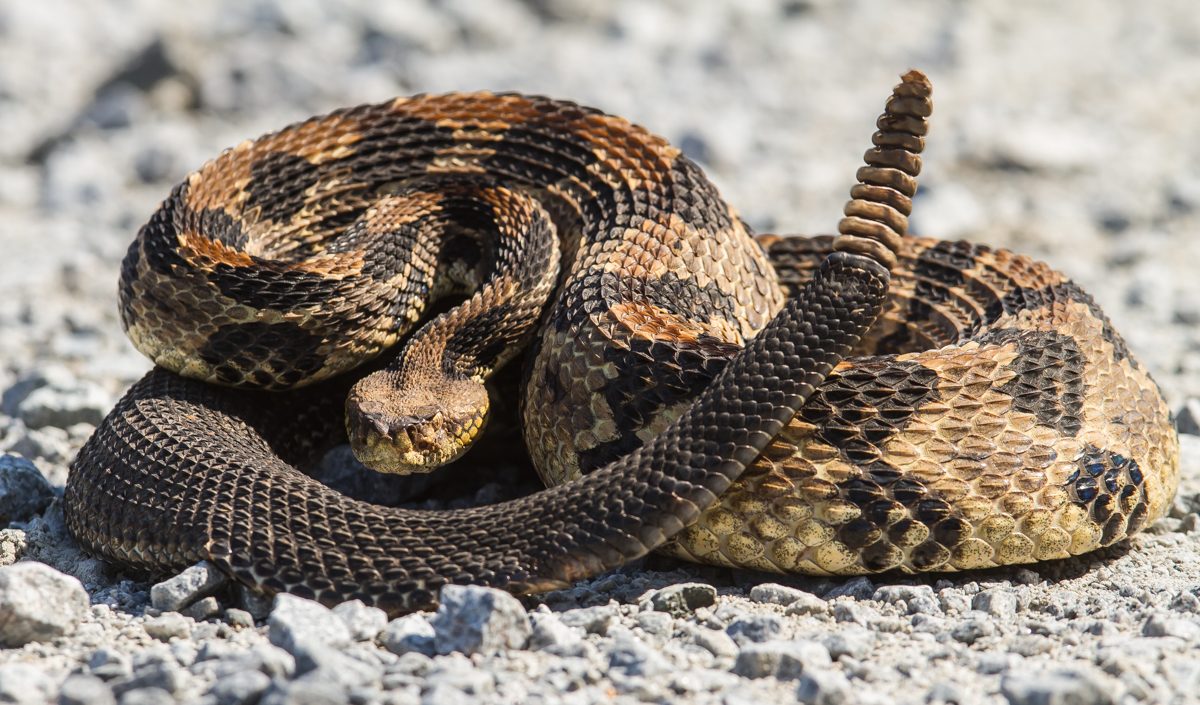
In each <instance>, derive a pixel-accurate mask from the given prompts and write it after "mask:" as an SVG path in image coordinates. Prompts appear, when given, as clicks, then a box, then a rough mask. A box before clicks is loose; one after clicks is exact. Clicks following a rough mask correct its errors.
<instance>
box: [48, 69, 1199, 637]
mask: <svg viewBox="0 0 1200 705" xmlns="http://www.w3.org/2000/svg"><path fill="white" fill-rule="evenodd" d="M930 94H931V89H930V84H929V82H928V80H927V79H926V78H925V77H924V76H923V75H922V74H920V73H919V72H916V71H913V72H910V73H908V74H906V75H905V76H904V77H903V79H902V82H901V83H900V84H899V85H898V86H897V87H896V89H895V90H894V92H893V94H892V96H891V98H890V99H889V101H888V104H887V107H886V109H885V111H884V113H883V115H882V116H881V117H880V119H879V122H878V127H879V131H878V132H876V133H875V135H874V137H873V143H874V147H873V148H872V149H871V150H869V151H868V152H867V154H866V157H865V159H866V165H865V166H864V167H862V168H861V169H860V170H859V173H858V184H857V185H856V186H854V188H853V189H852V191H851V200H850V201H849V203H848V204H847V206H846V209H845V217H844V218H843V219H842V221H841V223H840V225H839V234H838V235H837V236H836V237H830V236H825V237H811V238H809V237H779V236H772V235H764V236H760V237H758V238H757V239H756V238H755V237H753V236H752V235H751V233H750V231H749V229H748V228H747V226H746V225H745V224H744V223H743V222H742V221H741V220H740V219H739V218H738V216H737V215H736V213H735V212H734V211H733V210H732V209H731V208H730V207H729V206H728V205H727V204H726V203H725V202H724V201H723V200H722V199H721V197H720V196H719V194H718V192H717V190H716V189H715V187H714V186H713V185H712V184H711V182H710V181H709V180H708V179H707V178H706V177H705V175H704V174H703V173H702V172H701V170H700V169H699V168H698V167H697V166H696V165H695V164H694V163H693V162H692V161H690V160H689V159H687V158H686V157H684V156H683V155H681V154H680V152H679V150H678V149H676V148H674V147H672V146H671V145H669V144H668V143H667V142H666V141H665V140H663V139H662V138H660V137H657V136H655V135H653V134H651V133H649V132H647V131H645V130H643V129H642V128H640V127H638V126H636V125H633V124H631V123H629V122H627V121H626V120H624V119H621V118H619V117H614V116H611V115H607V114H604V113H601V112H599V111H596V110H593V109H589V108H584V107H580V106H578V105H575V104H573V103H569V102H562V101H556V100H550V99H546V98H541V97H531V96H524V95H516V94H489V93H464V94H447V95H422V96H415V97H410V98H399V99H396V100H393V101H391V102H387V103H382V104H377V105H365V106H359V107H355V108H349V109H344V110H339V111H337V112H334V113H331V114H329V115H326V116H323V117H317V118H312V119H309V120H307V121H304V122H301V123H298V124H295V125H292V126H290V127H287V128H284V129H283V130H280V131H279V132H275V133H272V134H269V135H266V136H264V137H261V138H259V139H256V140H253V141H248V142H245V143H243V144H241V145H238V146H236V147H234V148H232V149H230V150H227V151H226V152H224V153H223V154H221V155H220V156H219V157H217V158H216V159H215V160H213V161H210V162H209V163H207V164H205V165H204V166H203V167H201V168H200V169H199V170H198V171H196V172H194V173H193V174H191V175H190V176H189V177H188V178H187V179H186V180H185V181H184V182H183V183H182V184H180V185H179V186H177V187H176V188H175V189H174V191H173V192H172V193H171V195H170V196H169V197H168V198H167V200H166V201H165V202H164V203H163V204H162V206H161V207H160V208H159V209H158V211H157V212H156V213H155V214H154V215H153V216H152V217H151V219H150V220H149V222H148V223H147V224H146V225H145V226H144V227H143V228H142V229H141V231H140V232H139V234H138V236H137V239H136V240H135V242H134V243H133V245H132V246H131V247H130V249H129V252H128V254H127V256H126V258H125V260H124V263H123V266H122V272H121V285H120V305H121V316H122V320H123V323H124V325H125V328H126V330H127V332H128V334H129V336H130V338H131V339H132V340H133V342H134V344H135V346H137V347H138V348H139V349H140V350H141V351H143V352H144V353H146V354H147V355H148V356H149V357H150V358H151V359H153V360H154V362H155V363H156V364H157V367H156V368H155V369H154V370H152V371H151V372H149V373H148V374H147V375H146V376H145V378H143V379H142V380H141V381H139V382H138V383H136V384H135V385H134V386H133V387H132V388H131V389H130V390H129V391H128V392H127V393H126V395H125V396H124V398H123V399H121V400H120V401H119V402H118V404H117V405H116V408H114V409H113V411H112V412H111V413H110V414H109V415H108V417H107V418H106V419H105V420H104V421H103V423H102V424H101V425H100V426H99V427H98V428H97V430H96V432H95V434H94V435H93V436H92V438H91V439H90V440H89V441H88V442H87V444H86V445H85V447H84V448H83V450H82V451H81V452H80V454H79V456H78V458H77V459H76V461H75V462H74V463H73V466H72V469H71V473H70V477H69V480H68V484H67V489H66V496H65V511H66V518H67V522H68V527H69V529H70V531H71V532H72V534H73V535H74V536H75V537H76V538H77V540H78V541H79V542H80V543H81V544H82V545H83V546H84V547H85V548H86V549H87V550H88V551H91V552H93V553H95V554H98V555H100V556H103V557H105V558H107V559H110V560H112V561H115V562H117V563H119V564H122V565H125V566H127V567H130V568H134V569H140V570H145V571H157V572H161V571H165V570H168V569H177V568H180V567H183V566H186V565H188V564H191V563H193V562H195V561H197V560H200V559H207V560H209V561H211V562H213V563H214V564H215V565H217V566H218V567H219V568H221V569H222V570H223V571H225V572H227V573H229V574H230V575H231V576H233V577H234V578H236V579H237V580H238V581H240V582H241V583H243V584H245V585H248V586H250V587H252V588H254V589H257V590H259V591H262V592H266V593H268V594H270V593H275V592H280V591H287V592H291V593H295V594H299V595H302V596H307V597H312V598H315V599H318V600H321V601H323V602H326V603H332V602H337V601H341V600H346V599H353V598H359V599H362V600H363V601H365V602H367V603H368V604H374V605H378V606H380V607H382V608H383V609H385V610H387V611H388V612H389V613H393V614H395V613H401V612H405V611H409V610H413V609H420V608H426V607H429V606H431V605H433V604H435V603H436V600H437V592H438V589H439V588H440V587H441V586H442V585H444V584H447V583H479V584H485V585H493V586H497V587H501V588H504V589H507V590H510V591H512V592H515V593H528V592H534V591H539V590H546V589H550V588H554V587H559V586H564V585H567V584H569V583H570V582H571V581H573V580H576V579H579V578H581V577H585V576H589V575H593V574H595V573H597V572H599V571H602V570H605V569H609V568H612V567H615V566H618V565H620V564H622V563H624V562H626V561H628V560H630V559H632V558H635V557H637V556H641V555H644V554H646V553H647V552H649V551H651V550H654V549H661V550H664V551H667V552H669V553H672V554H675V555H678V556H682V557H685V558H689V559H693V560H697V561H703V562H708V563H715V564H723V565H731V566H748V567H752V568H757V569H763V570H769V571H779V572H795V573H808V574H825V575H851V574H861V573H875V572H881V571H888V570H897V571H903V572H917V571H951V570H962V569H975V568H985V567H991V566H997V565H1006V564H1015V563H1023V562H1034V561H1043V560H1048V559H1055V558H1061V557H1065V556H1070V555H1074V554H1079V553H1083V552H1086V551H1091V550H1093V549H1096V548H1098V547H1101V546H1106V545H1109V544H1112V543H1114V542H1116V541H1119V540H1121V539H1124V538H1125V537H1127V536H1129V535H1131V534H1133V533H1134V532H1136V531H1138V530H1139V529H1141V528H1142V527H1144V526H1145V525H1146V524H1147V523H1148V522H1150V521H1152V520H1154V519H1155V518H1157V517H1159V516H1161V515H1162V514H1163V513H1164V511H1165V508H1166V507H1167V506H1168V505H1169V502H1170V498H1171V496H1172V495H1173V493H1174V490H1175V487H1176V483H1177V479H1178V478H1177V475H1178V440H1177V438H1176V437H1175V435H1174V430H1173V428H1172V425H1171V421H1170V414H1169V412H1168V409H1167V406H1166V404H1165V402H1164V400H1163V398H1162V396H1161V394H1160V392H1159V390H1158V388H1157V387H1156V385H1155V384H1154V382H1153V381H1152V380H1151V379H1150V377H1149V376H1148V374H1147V373H1146V371H1145V370H1144V369H1143V368H1142V367H1141V366H1140V365H1139V364H1138V363H1137V362H1136V361H1135V360H1134V359H1133V357H1131V355H1130V353H1129V350H1128V349H1127V347H1126V346H1125V344H1124V342H1122V340H1121V338H1120V336H1119V335H1118V334H1117V333H1116V332H1115V331H1114V330H1113V328H1112V326H1111V324H1110V323H1109V321H1108V319H1107V318H1105V316H1104V315H1103V313H1101V311H1100V310H1099V309H1098V308H1097V306H1096V305H1095V303H1094V302H1093V301H1092V299H1091V298H1090V297H1089V296H1088V295H1087V294H1086V293H1084V292H1083V291H1082V290H1080V289H1079V288H1078V287H1077V286H1075V285H1074V284H1073V283H1071V282H1070V281H1069V280H1068V279H1067V278H1066V277H1064V276H1063V275H1061V274H1059V273H1058V272H1056V271H1054V270H1052V269H1051V268H1049V267H1048V266H1046V265H1044V264H1041V263H1039V262H1036V261H1034V260H1031V259H1029V258H1027V257H1024V256H1021V255H1017V254H1013V253H1010V252H1007V251H1005V250H999V249H991V248H989V247H986V246H984V245H976V244H968V243H965V242H943V241H937V240H930V239H922V238H917V237H911V236H908V235H907V216H908V215H909V213H910V211H911V207H912V200H911V199H912V197H913V195H914V193H915V190H916V176H917V174H918V172H919V170H920V157H919V154H920V152H921V150H922V148H923V146H924V135H925V133H926V128H927V119H926V118H927V117H928V115H929V114H930V110H931V102H930ZM439 299H446V300H447V301H450V302H451V303H453V304H454V305H453V306H451V307H450V308H448V310H446V311H445V312H443V313H441V314H440V315H437V316H433V315H432V309H431V308H430V306H431V305H432V304H433V303H434V302H435V301H437V300H439ZM396 347H399V350H400V352H399V354H398V355H393V354H392V353H391V352H388V354H386V355H385V354H384V353H385V352H386V351H389V350H395V349H396ZM522 349H527V352H526V356H525V359H526V363H525V368H524V372H523V379H524V387H523V391H522V392H521V400H520V402H521V403H520V415H521V419H522V421H521V423H522V426H523V431H524V435H525V441H526V445H527V446H528V449H529V453H530V456H531V458H532V460H533V463H534V465H535V466H536V468H537V470H538V472H539V474H540V475H541V476H542V478H543V479H544V480H545V481H546V483H547V484H548V485H550V487H549V488H548V489H545V490H543V491H541V492H538V493H536V494H534V495H531V496H528V497H524V498H521V499H517V500H513V501H509V502H505V503H501V504H496V505H490V506H483V507H477V508H473V509H467V510H454V511H441V512H435V511H416V510H402V509H398V508H391V507H384V506H377V505H375V504H371V503H367V502H363V501H359V500H355V499H351V498H348V497H346V496H343V495H340V494H338V493H337V492H334V491H333V490H331V489H329V488H327V487H325V486H324V485H321V484H320V483H318V482H317V481H315V480H313V479H312V478H310V477H309V476H308V475H306V474H304V472H302V468H304V467H306V466H307V465H309V464H310V463H311V462H312V461H313V458H314V457H318V456H319V454H320V453H321V452H323V451H324V450H325V449H327V448H328V447H330V446H331V445H332V444H335V443H338V442H344V441H345V440H347V438H349V440H350V441H351V442H352V445H353V447H354V450H355V453H356V455H358V456H359V457H360V458H361V459H362V460H364V462H366V463H368V464H369V465H371V466H372V467H375V468H377V469H379V470H382V471H387V472H400V473H406V472H421V471H425V470H428V469H429V468H431V467H433V466H436V465H439V464H442V463H445V462H448V461H450V460H453V459H455V458H457V457H458V456H460V455H461V454H462V452H463V451H464V449H465V448H467V447H469V446H470V444H471V443H472V442H473V440H474V439H475V438H477V437H478V435H479V432H480V430H481V429H482V428H483V427H484V426H485V424H486V422H487V419H488V414H489V403H488V398H489V397H488V392H487V389H486V387H485V386H484V383H485V382H486V381H487V379H488V378H489V376H490V375H491V374H492V373H493V372H495V370H497V369H498V368H499V367H500V366H501V365H503V364H505V363H506V362H508V361H509V360H511V359H513V358H514V356H516V355H517V354H518V351H520V350H522ZM356 368H357V369H356ZM366 371H369V374H367V373H366ZM469 461H470V458H468V462H469Z"/></svg>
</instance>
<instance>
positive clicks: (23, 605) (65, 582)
mask: <svg viewBox="0 0 1200 705" xmlns="http://www.w3.org/2000/svg"><path fill="white" fill-rule="evenodd" d="M88 614H90V604H89V601H88V594H87V592H85V591H84V589H83V585H81V584H80V583H79V581H78V580H77V579H75V578H72V577H71V576H69V575H63V574H62V573H60V572H58V571H57V570H54V569H53V568H51V567H50V566H48V565H45V564H42V563H35V562H32V561H26V562H22V563H14V564H13V565H9V566H4V567H3V568H0V644H3V645H5V646H21V645H23V644H28V643H29V642H31V641H49V640H51V639H54V638H56V637H60V636H64V635H66V634H70V633H72V632H74V631H75V628H76V626H77V625H78V624H79V622H80V621H81V620H83V619H84V618H85V617H87V616H88Z"/></svg>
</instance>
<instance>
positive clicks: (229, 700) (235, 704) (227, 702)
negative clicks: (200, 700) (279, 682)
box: [208, 670, 271, 705]
mask: <svg viewBox="0 0 1200 705" xmlns="http://www.w3.org/2000/svg"><path fill="white" fill-rule="evenodd" d="M270 685H271V679H270V678H269V677H268V676H267V674H265V673H262V672H261V671H250V670H245V671H237V672H235V673H231V674H229V675H227V676H224V677H222V678H219V679H217V681H216V682H215V683H213V685H212V687H211V688H209V690H208V694H209V695H211V696H212V697H213V698H214V699H215V700H216V702H217V705H251V703H254V702H257V701H258V699H259V698H260V697H262V694H263V693H264V692H266V690H267V688H268V687H270Z"/></svg>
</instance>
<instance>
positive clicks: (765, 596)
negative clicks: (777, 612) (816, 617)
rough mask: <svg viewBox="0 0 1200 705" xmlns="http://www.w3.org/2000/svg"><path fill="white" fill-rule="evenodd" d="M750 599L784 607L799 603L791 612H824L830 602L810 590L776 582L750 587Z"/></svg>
mask: <svg viewBox="0 0 1200 705" xmlns="http://www.w3.org/2000/svg"><path fill="white" fill-rule="evenodd" d="M750 599H751V600H754V601H755V602H761V603H763V604H768V605H781V606H783V607H789V606H792V605H797V604H798V605H799V606H798V607H797V609H796V611H795V612H791V614H812V613H816V612H823V611H825V609H827V607H826V605H827V604H828V603H826V602H825V600H822V599H821V598H819V597H817V596H816V595H814V594H812V593H810V592H805V591H803V590H799V589H796V588H794V587H787V586H786V585H779V584H776V583H762V584H761V585H755V586H754V587H752V588H750ZM817 605H820V607H817Z"/></svg>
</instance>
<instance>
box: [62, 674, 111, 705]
mask: <svg viewBox="0 0 1200 705" xmlns="http://www.w3.org/2000/svg"><path fill="white" fill-rule="evenodd" d="M116 702H117V697H116V696H115V695H113V692H112V688H110V687H108V684H107V683H105V682H104V681H103V680H101V679H100V678H97V677H96V676H90V675H88V674H86V673H76V674H73V675H70V676H67V679H66V680H65V681H63V684H62V687H61V688H60V689H59V691H58V703H59V705H116Z"/></svg>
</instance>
